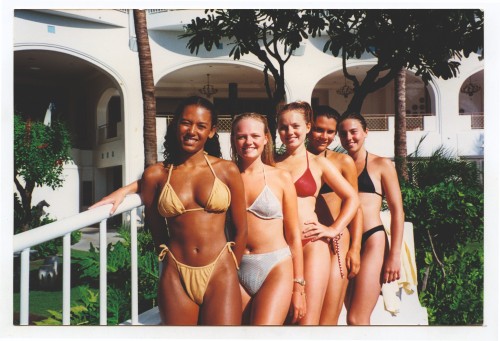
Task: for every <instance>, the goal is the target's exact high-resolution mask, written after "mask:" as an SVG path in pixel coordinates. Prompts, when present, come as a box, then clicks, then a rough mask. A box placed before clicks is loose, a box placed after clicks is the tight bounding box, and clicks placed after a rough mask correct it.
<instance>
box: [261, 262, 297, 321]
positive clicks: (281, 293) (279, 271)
mask: <svg viewBox="0 0 500 341" xmlns="http://www.w3.org/2000/svg"><path fill="white" fill-rule="evenodd" d="M292 290H293V266H292V258H291V257H286V258H285V259H283V260H282V261H280V262H279V263H278V264H276V265H275V266H274V268H273V269H272V270H271V271H270V272H269V274H268V275H267V278H266V280H265V281H264V283H263V284H262V286H261V287H260V289H259V291H258V292H257V294H256V295H255V296H254V298H253V300H252V315H251V324H252V325H282V324H283V323H284V322H285V318H286V316H287V313H288V309H289V308H290V302H291V299H292Z"/></svg>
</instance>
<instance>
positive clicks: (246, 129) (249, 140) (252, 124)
mask: <svg viewBox="0 0 500 341" xmlns="http://www.w3.org/2000/svg"><path fill="white" fill-rule="evenodd" d="M232 142H233V148H234V149H235V150H236V153H237V154H238V156H239V157H240V158H242V159H244V160H254V159H256V158H259V157H260V156H261V155H262V152H263V151H264V148H265V146H266V145H267V144H268V143H269V141H268V138H267V136H266V133H265V126H264V123H262V122H260V121H257V120H255V119H252V118H250V117H248V118H243V119H241V120H240V121H238V123H237V124H236V125H235V126H234V128H233V137H232Z"/></svg>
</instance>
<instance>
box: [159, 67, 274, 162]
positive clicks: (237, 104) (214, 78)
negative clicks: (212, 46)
mask: <svg viewBox="0 0 500 341" xmlns="http://www.w3.org/2000/svg"><path fill="white" fill-rule="evenodd" d="M207 75H209V76H207ZM270 82H271V86H274V83H273V82H274V80H273V78H272V77H271V76H270ZM208 83H210V85H211V86H212V87H213V89H214V90H215V91H216V92H215V93H213V94H211V95H210V96H206V95H203V94H202V93H201V92H200V89H202V88H203V87H204V86H205V85H208ZM155 91H156V110H157V150H158V159H159V160H162V159H163V150H164V149H163V140H164V136H165V133H166V126H167V124H168V122H169V120H170V118H171V117H172V115H173V112H174V110H175V109H176V107H177V106H178V104H179V103H180V102H181V101H182V99H184V98H185V97H187V96H193V95H197V96H203V97H206V98H208V99H209V100H210V101H212V102H213V103H214V105H215V107H216V109H217V112H218V115H219V125H218V127H217V131H218V134H219V139H220V142H221V149H222V155H223V157H224V158H226V159H229V158H230V141H229V135H230V129H231V120H232V117H233V116H234V115H236V114H239V113H243V112H249V111H252V112H257V113H261V114H266V113H274V112H275V110H276V108H274V107H273V105H272V103H271V101H270V100H269V98H268V96H267V93H266V89H265V85H264V75H263V72H262V69H260V68H258V67H256V66H255V65H245V64H243V63H238V62H234V63H228V62H223V63H221V62H209V63H207V62H205V63H197V64H194V65H189V66H184V67H180V68H178V69H175V70H173V71H171V72H169V73H167V74H165V75H164V76H163V77H161V78H160V79H159V81H158V82H157V84H156V89H155Z"/></svg>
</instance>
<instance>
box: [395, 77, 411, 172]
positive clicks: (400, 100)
mask: <svg viewBox="0 0 500 341" xmlns="http://www.w3.org/2000/svg"><path fill="white" fill-rule="evenodd" d="M394 99H395V113H394V161H395V162H396V171H397V173H398V177H399V179H400V180H403V181H408V165H407V159H406V155H407V149H406V70H405V68H404V67H402V68H401V69H400V70H399V72H398V74H397V75H396V77H395V78H394Z"/></svg>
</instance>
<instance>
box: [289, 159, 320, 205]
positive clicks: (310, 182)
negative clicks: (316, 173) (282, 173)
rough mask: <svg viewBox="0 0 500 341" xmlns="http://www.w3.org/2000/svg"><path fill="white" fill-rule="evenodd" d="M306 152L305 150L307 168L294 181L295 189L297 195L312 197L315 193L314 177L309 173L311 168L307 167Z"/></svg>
mask: <svg viewBox="0 0 500 341" xmlns="http://www.w3.org/2000/svg"><path fill="white" fill-rule="evenodd" d="M307 154H308V153H307V152H306V160H307V169H306V171H305V172H304V174H302V175H301V176H300V178H298V179H297V180H296V181H295V182H294V185H295V190H296V191H297V196H298V197H301V198H304V197H312V196H313V195H314V194H315V193H316V189H317V186H316V181H315V180H314V177H313V175H312V173H311V170H310V169H309V156H308V155H307Z"/></svg>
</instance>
